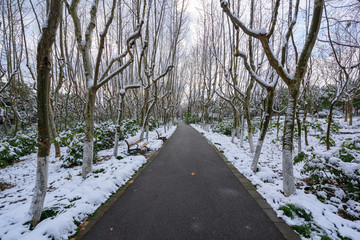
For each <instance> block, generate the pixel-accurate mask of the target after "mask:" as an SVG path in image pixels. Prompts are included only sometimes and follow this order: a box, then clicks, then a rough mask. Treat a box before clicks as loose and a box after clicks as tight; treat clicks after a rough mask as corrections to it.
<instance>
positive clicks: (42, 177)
mask: <svg viewBox="0 0 360 240" xmlns="http://www.w3.org/2000/svg"><path fill="white" fill-rule="evenodd" d="M48 169H49V156H47V157H38V158H37V168H36V182H35V188H34V191H33V196H32V201H31V205H30V210H29V213H30V215H31V216H32V218H33V219H38V220H40V217H41V213H42V210H43V206H44V201H45V195H46V191H47V184H48ZM36 224H37V223H36ZM36 224H33V225H36Z"/></svg>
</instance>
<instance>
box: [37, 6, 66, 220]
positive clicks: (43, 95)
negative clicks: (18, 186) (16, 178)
mask: <svg viewBox="0 0 360 240" xmlns="http://www.w3.org/2000/svg"><path fill="white" fill-rule="evenodd" d="M61 11H62V1H51V3H50V8H49V13H48V17H47V19H46V21H45V23H44V25H43V27H42V33H41V37H40V41H39V43H38V50H37V90H38V91H37V106H38V141H39V144H38V157H37V170H36V182H35V188H34V191H33V198H32V202H31V205H30V214H31V216H32V223H31V224H32V226H36V225H37V224H38V223H39V221H40V216H41V213H42V210H43V205H44V200H45V195H46V190H47V182H48V165H49V152H50V146H51V141H50V129H49V104H50V102H49V90H50V69H51V57H50V54H51V49H52V45H53V43H54V42H55V38H56V31H57V28H58V24H59V21H60V14H61Z"/></svg>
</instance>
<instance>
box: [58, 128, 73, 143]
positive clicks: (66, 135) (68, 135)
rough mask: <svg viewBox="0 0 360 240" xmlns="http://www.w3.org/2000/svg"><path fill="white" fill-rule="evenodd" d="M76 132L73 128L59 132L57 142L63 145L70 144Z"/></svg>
mask: <svg viewBox="0 0 360 240" xmlns="http://www.w3.org/2000/svg"><path fill="white" fill-rule="evenodd" d="M74 134H76V132H75V131H73V130H68V131H63V132H60V133H59V134H58V138H57V142H58V143H59V144H60V146H61V147H66V146H69V144H70V143H71V141H72V140H73V138H74Z"/></svg>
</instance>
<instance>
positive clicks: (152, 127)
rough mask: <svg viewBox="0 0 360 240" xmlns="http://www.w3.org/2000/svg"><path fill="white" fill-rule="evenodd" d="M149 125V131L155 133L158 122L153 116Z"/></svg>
mask: <svg viewBox="0 0 360 240" xmlns="http://www.w3.org/2000/svg"><path fill="white" fill-rule="evenodd" d="M148 124H149V131H154V130H155V129H156V127H157V121H156V120H155V118H154V117H152V116H151V117H150V118H149V123H148Z"/></svg>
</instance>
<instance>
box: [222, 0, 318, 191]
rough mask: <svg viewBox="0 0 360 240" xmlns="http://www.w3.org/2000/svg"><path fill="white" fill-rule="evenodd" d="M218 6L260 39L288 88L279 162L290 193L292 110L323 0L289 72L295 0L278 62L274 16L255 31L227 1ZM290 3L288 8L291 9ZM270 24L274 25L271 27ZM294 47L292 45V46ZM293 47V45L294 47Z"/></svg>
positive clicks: (316, 33)
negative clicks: (272, 38) (267, 26)
mask: <svg viewBox="0 0 360 240" xmlns="http://www.w3.org/2000/svg"><path fill="white" fill-rule="evenodd" d="M220 3H221V7H222V8H223V10H224V12H225V13H226V14H227V15H228V16H229V18H230V19H231V21H232V22H233V24H234V25H236V26H237V27H239V28H240V29H241V30H242V31H243V32H244V33H245V34H247V35H248V36H250V37H253V38H256V39H258V40H259V41H260V42H261V45H262V47H263V50H264V52H265V54H266V57H267V59H268V61H269V64H270V66H271V67H272V68H273V69H274V70H275V71H276V73H277V74H278V75H279V77H280V78H281V79H282V80H283V81H284V82H285V83H286V85H287V86H288V88H289V93H290V96H289V97H290V99H289V104H288V107H287V110H286V118H285V127H284V138H283V154H282V159H283V162H282V165H283V176H284V180H283V182H284V183H283V188H284V194H285V196H290V195H291V194H293V193H294V192H295V179H294V174H293V163H292V161H293V159H292V152H293V137H294V120H295V111H296V104H297V99H298V96H299V89H300V84H301V82H302V80H303V78H304V76H305V74H306V68H307V63H308V60H309V58H310V55H311V52H312V49H313V47H314V45H315V42H316V38H317V35H318V32H319V28H320V23H321V18H322V12H323V6H324V0H314V10H313V18H312V22H311V26H310V30H309V34H308V36H307V38H306V41H305V45H304V47H303V49H302V52H301V53H300V55H299V58H297V59H296V65H295V67H294V72H293V73H292V74H289V71H288V69H287V68H286V66H285V63H286V52H287V45H288V43H289V40H290V37H291V36H292V31H293V27H294V26H295V24H296V21H297V15H298V9H299V0H297V1H296V4H295V11H294V16H291V13H289V20H290V21H289V22H290V24H289V27H288V29H287V33H286V35H285V40H284V41H285V42H284V43H283V49H282V61H279V60H278V59H277V57H276V55H275V54H274V53H273V51H272V49H273V48H272V46H271V43H270V41H269V36H271V34H272V31H274V30H273V29H274V28H275V25H276V20H277V18H276V17H275V18H273V19H272V22H271V24H270V30H269V31H267V30H266V29H264V28H262V29H260V30H258V31H254V30H252V29H251V27H250V28H249V27H247V26H246V25H245V24H244V23H243V22H242V21H241V20H240V19H239V18H238V17H237V16H236V15H235V14H234V13H232V12H231V11H230V8H229V3H228V2H227V1H224V0H222V1H220ZM275 7H276V8H278V7H279V4H276V6H275ZM292 7H293V6H292V5H291V4H290V8H291V9H292ZM273 26H274V27H273ZM294 47H295V46H294ZM295 49H296V47H295Z"/></svg>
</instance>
